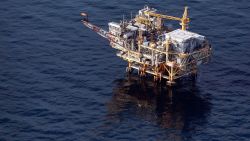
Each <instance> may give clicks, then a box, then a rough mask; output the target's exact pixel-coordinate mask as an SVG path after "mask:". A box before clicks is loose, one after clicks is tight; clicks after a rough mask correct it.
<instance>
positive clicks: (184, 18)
mask: <svg viewBox="0 0 250 141" xmlns="http://www.w3.org/2000/svg"><path fill="white" fill-rule="evenodd" d="M144 13H145V14H146V15H149V16H152V17H157V18H161V19H168V20H176V21H180V25H181V29H182V30H187V26H188V23H189V22H190V19H189V18H188V7H185V8H184V13H183V15H182V18H179V17H174V16H168V15H162V14H157V13H155V12H151V11H145V12H144Z"/></svg>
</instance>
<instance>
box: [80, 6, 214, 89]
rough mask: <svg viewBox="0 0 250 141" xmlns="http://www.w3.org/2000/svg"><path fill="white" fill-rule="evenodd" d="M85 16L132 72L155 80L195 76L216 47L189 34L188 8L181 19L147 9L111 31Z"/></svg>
mask: <svg viewBox="0 0 250 141" xmlns="http://www.w3.org/2000/svg"><path fill="white" fill-rule="evenodd" d="M81 16H83V17H84V18H83V20H82V22H83V24H84V25H85V26H87V27H88V28H90V29H92V30H93V31H95V32H97V33H98V34H99V35H101V36H102V37H104V38H106V39H108V40H109V42H110V46H111V47H112V48H115V49H117V50H118V52H117V56H119V57H121V58H122V59H124V60H126V61H127V62H128V66H127V68H126V71H127V72H128V73H131V72H132V71H133V70H134V69H135V70H137V71H138V74H139V75H140V76H141V77H142V76H145V75H146V74H151V75H153V76H154V81H161V80H162V78H164V79H166V80H167V82H168V83H167V84H169V85H172V84H173V83H175V80H176V79H178V78H181V77H183V76H188V75H193V76H195V75H196V74H197V70H198V66H199V65H200V64H204V63H207V62H208V61H209V60H210V56H211V53H212V48H211V45H210V43H209V42H208V40H207V39H206V38H205V37H204V36H202V35H199V34H197V33H193V32H190V31H187V29H188V24H189V22H190V19H189V17H188V7H185V9H184V13H183V15H182V17H181V18H179V17H175V16H169V15H165V14H164V15H163V14H160V13H158V12H157V10H156V9H154V8H150V7H148V6H145V7H144V8H143V9H141V10H139V12H138V14H137V15H136V16H135V18H133V19H132V17H131V20H129V21H127V20H124V18H123V20H122V21H121V22H119V23H117V22H110V23H108V25H109V31H105V30H103V29H101V28H100V27H97V26H95V25H93V24H91V23H90V22H89V19H88V14H87V13H81ZM165 20H175V21H179V22H180V25H181V28H180V29H176V30H173V29H170V28H169V27H167V26H165Z"/></svg>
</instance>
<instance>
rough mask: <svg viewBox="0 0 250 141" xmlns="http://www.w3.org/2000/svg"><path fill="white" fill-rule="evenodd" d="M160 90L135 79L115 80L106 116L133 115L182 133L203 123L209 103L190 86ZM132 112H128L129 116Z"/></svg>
mask: <svg viewBox="0 0 250 141" xmlns="http://www.w3.org/2000/svg"><path fill="white" fill-rule="evenodd" d="M175 87H176V88H175V89H172V87H168V88H164V87H159V86H155V84H154V82H152V81H151V80H148V79H144V80H143V81H142V80H141V79H140V78H138V77H137V76H131V75H130V76H128V77H126V78H125V79H120V80H116V86H115V88H114V90H113V93H114V94H113V98H112V100H111V101H110V102H109V103H108V111H109V114H110V115H113V116H114V115H117V116H114V117H116V118H122V117H120V116H122V115H126V114H127V115H132V116H134V115H136V116H139V117H142V119H144V120H147V121H150V122H153V123H157V124H159V125H160V126H161V127H163V128H173V129H178V130H186V129H190V128H195V126H200V125H202V124H204V123H206V116H207V114H208V113H209V111H210V102H209V100H208V99H206V98H203V97H201V96H200V94H199V90H198V89H197V88H196V87H195V86H194V85H192V86H191V85H186V84H177V85H175ZM129 112H132V113H129Z"/></svg>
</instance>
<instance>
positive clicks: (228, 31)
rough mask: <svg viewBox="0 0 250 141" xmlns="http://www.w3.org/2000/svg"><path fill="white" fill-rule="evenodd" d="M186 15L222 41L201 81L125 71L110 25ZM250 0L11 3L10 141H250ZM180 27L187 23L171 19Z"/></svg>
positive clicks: (2, 75)
mask: <svg viewBox="0 0 250 141" xmlns="http://www.w3.org/2000/svg"><path fill="white" fill-rule="evenodd" d="M146 4H147V5H149V6H151V7H155V8H157V9H159V10H160V11H163V12H167V13H168V14H169V15H175V16H181V15H182V12H183V7H184V6H185V5H188V6H189V8H190V9H189V12H190V14H189V15H190V18H191V24H190V29H189V30H191V31H194V32H197V33H200V34H202V35H205V36H206V37H207V38H208V39H209V40H210V41H211V43H212V46H213V49H214V53H213V57H212V61H211V63H209V64H207V65H203V66H202V67H201V68H200V71H199V77H198V80H197V83H196V84H194V83H193V82H192V81H190V80H185V81H180V82H179V83H178V84H177V85H176V86H174V87H172V88H170V87H167V86H164V84H162V85H156V84H155V83H154V82H153V81H152V78H150V77H149V78H144V79H141V78H139V77H138V76H136V75H130V76H127V75H126V74H125V67H126V65H127V64H126V62H125V61H123V60H121V59H120V58H118V57H116V55H115V52H116V51H115V50H114V49H112V48H110V47H109V43H108V41H106V40H105V39H103V38H102V37H100V36H98V35H97V34H96V33H94V32H92V31H91V30H89V29H87V28H86V27H84V26H83V25H82V24H81V22H80V21H81V17H80V12H87V13H89V16H90V17H89V18H90V20H91V21H92V22H93V23H94V24H96V25H98V26H100V27H102V28H104V29H107V23H108V22H110V21H119V20H121V19H122V15H123V14H124V15H125V16H126V18H130V12H132V13H136V12H137V11H138V10H139V9H141V8H142V7H143V6H144V5H146ZM249 13H250V2H249V0H228V1H224V0H216V1H211V0H210V1H209V0H189V1H182V0H168V1H160V0H157V1H155V0H146V1H136V0H127V1H116V0H107V1H103V0H88V1H87V0H63V1H59V0H53V1H51V0H43V1H38V0H33V1H32V0H19V1H18V0H1V2H0V140H1V141H34V140H35V141H36V140H43V141H50V140H51V141H52V140H53V141H55V140H56V141H69V140H70V141H75V140H77V141H78V140H79V141H89V140H90V141H99V140H100V141H110V140H114V141H117V140H123V141H130V140H145V141H203V140H209V141H210V140H211V141H248V140H250V93H249V86H250V67H249V66H250V35H249V33H250V32H249V31H250V30H249V29H250V14H249ZM169 24H171V25H175V24H178V23H175V22H171V23H169Z"/></svg>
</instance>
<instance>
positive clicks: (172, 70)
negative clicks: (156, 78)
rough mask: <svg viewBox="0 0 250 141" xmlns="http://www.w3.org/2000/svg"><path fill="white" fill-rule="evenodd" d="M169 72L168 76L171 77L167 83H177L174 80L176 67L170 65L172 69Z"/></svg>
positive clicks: (170, 84)
mask: <svg viewBox="0 0 250 141" xmlns="http://www.w3.org/2000/svg"><path fill="white" fill-rule="evenodd" d="M168 74H169V76H168V78H169V79H168V81H167V84H168V85H169V86H172V85H174V84H175V82H174V67H173V66H170V71H169V73H168Z"/></svg>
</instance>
